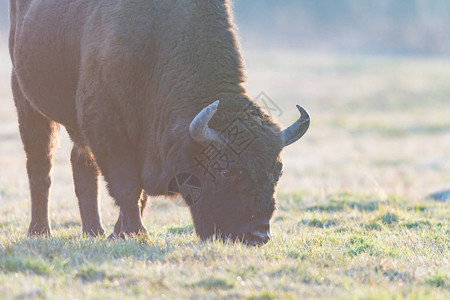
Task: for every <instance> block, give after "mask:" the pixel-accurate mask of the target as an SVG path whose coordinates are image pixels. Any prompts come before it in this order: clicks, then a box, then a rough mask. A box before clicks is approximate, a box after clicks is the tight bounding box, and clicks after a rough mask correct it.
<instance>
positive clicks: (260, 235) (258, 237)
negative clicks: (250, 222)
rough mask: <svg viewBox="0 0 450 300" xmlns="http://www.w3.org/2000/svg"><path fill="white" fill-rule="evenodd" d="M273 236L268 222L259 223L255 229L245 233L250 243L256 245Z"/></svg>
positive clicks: (246, 239)
mask: <svg viewBox="0 0 450 300" xmlns="http://www.w3.org/2000/svg"><path fill="white" fill-rule="evenodd" d="M270 238H271V235H270V225H269V224H268V223H264V224H259V225H257V226H255V227H254V230H253V231H251V232H248V233H247V234H245V241H246V243H247V244H248V245H252V246H256V245H263V244H265V243H267V242H268V241H269V240H270Z"/></svg>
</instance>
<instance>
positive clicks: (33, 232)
mask: <svg viewBox="0 0 450 300" xmlns="http://www.w3.org/2000/svg"><path fill="white" fill-rule="evenodd" d="M33 236H45V237H51V236H52V232H51V230H50V226H49V225H48V224H39V223H31V224H30V227H29V229H28V237H33Z"/></svg>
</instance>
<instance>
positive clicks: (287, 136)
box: [281, 105, 311, 147]
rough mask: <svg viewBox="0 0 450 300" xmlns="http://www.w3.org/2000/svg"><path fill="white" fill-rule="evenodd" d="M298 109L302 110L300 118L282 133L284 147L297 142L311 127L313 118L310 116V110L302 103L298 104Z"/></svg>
mask: <svg viewBox="0 0 450 300" xmlns="http://www.w3.org/2000/svg"><path fill="white" fill-rule="evenodd" d="M297 109H298V111H299V112H300V119H298V120H297V121H296V122H295V123H294V124H292V125H291V126H289V127H288V128H286V129H285V130H283V132H282V133H281V137H282V141H283V147H286V146H288V145H290V144H292V143H294V142H296V141H297V140H298V139H300V138H301V137H302V136H303V135H304V134H305V132H306V131H307V130H308V128H309V123H310V121H311V120H310V118H309V114H308V112H307V111H306V109H304V108H303V107H301V106H300V105H297Z"/></svg>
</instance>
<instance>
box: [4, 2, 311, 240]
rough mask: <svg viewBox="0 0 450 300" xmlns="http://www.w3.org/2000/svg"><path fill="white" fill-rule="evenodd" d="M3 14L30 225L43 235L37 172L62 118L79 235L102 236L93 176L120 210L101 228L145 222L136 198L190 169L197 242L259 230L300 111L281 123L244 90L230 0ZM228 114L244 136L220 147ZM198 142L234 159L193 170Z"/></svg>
mask: <svg viewBox="0 0 450 300" xmlns="http://www.w3.org/2000/svg"><path fill="white" fill-rule="evenodd" d="M10 18H11V20H10V21H11V29H10V39H9V47H10V54H11V59H12V64H13V70H12V91H13V96H14V102H15V105H16V108H17V114H18V121H19V129H20V134H21V138H22V141H23V145H24V150H25V153H26V157H27V161H26V167H27V172H28V177H29V183H30V194H31V223H30V227H29V230H28V234H29V235H50V234H51V228H50V223H49V217H48V198H49V187H50V184H51V175H50V171H51V168H52V156H53V148H54V140H55V135H56V132H57V130H58V128H59V126H60V125H62V126H64V127H65V128H66V130H67V132H68V134H69V136H70V138H71V140H72V141H73V149H72V153H71V158H70V160H71V164H72V169H73V180H74V186H75V193H76V196H77V198H78V203H79V208H80V214H81V220H82V227H83V232H84V233H86V234H90V235H94V236H95V235H99V234H104V229H103V226H102V222H101V218H100V214H99V210H98V202H97V201H98V200H97V197H98V177H99V175H100V174H101V175H102V176H103V177H104V179H105V181H106V182H107V187H108V192H109V193H110V195H111V196H112V198H113V199H114V201H115V203H116V204H117V206H118V207H119V208H120V214H119V219H118V221H117V223H116V226H115V228H114V233H113V234H112V236H128V235H133V234H138V233H141V232H145V231H146V229H145V227H144V225H143V222H142V213H143V210H144V208H145V205H146V203H147V197H148V196H158V195H164V196H171V195H173V193H172V192H169V191H168V184H169V182H170V181H171V179H173V178H175V177H176V176H177V175H178V174H191V175H192V176H195V178H198V180H199V181H200V182H201V196H200V197H199V199H198V201H195V203H194V202H193V201H191V203H190V205H189V209H190V212H191V215H192V218H193V223H194V227H195V232H196V233H197V235H198V236H199V237H200V238H201V239H207V238H209V237H211V236H214V235H218V236H221V237H223V238H231V239H233V240H236V239H239V240H242V241H244V242H245V243H248V244H261V243H265V242H267V241H268V240H269V238H270V223H269V222H270V219H271V217H272V214H273V212H274V210H275V199H274V193H275V188H276V185H277V182H278V180H279V178H280V176H281V172H282V162H281V158H280V152H281V151H282V149H283V148H284V147H286V146H287V145H289V144H291V143H293V142H295V141H297V140H298V139H299V138H300V137H301V136H302V135H303V134H304V133H305V132H306V131H307V129H308V127H309V123H310V121H309V120H310V119H309V115H308V113H307V112H306V110H304V109H303V108H301V107H300V106H297V108H298V109H299V111H300V114H301V116H300V118H299V119H298V120H297V121H296V122H295V123H294V124H293V125H291V126H290V127H288V128H287V129H284V130H282V129H281V128H280V126H279V125H278V124H277V123H276V122H275V121H274V120H273V119H272V118H271V117H270V116H269V115H268V114H267V113H266V112H265V111H263V110H262V109H261V107H260V106H258V105H257V104H256V103H255V102H254V101H253V100H251V99H250V97H249V96H248V95H247V93H246V90H245V88H244V86H243V84H244V80H245V76H244V66H243V62H242V58H241V55H240V51H239V46H238V42H237V38H236V33H235V29H234V25H233V23H232V19H231V11H230V3H229V1H227V0H210V1H203V0H187V1H177V0H169V1H167V0H164V1H163V0H135V1H126V0H98V1H91V0H11V1H10ZM216 100H219V101H216ZM230 124H234V125H233V126H235V127H234V129H236V128H237V130H238V131H239V130H240V129H239V128H241V129H242V128H244V129H245V130H246V132H248V134H249V136H248V137H247V138H246V140H245V149H238V150H236V149H232V147H230V145H231V146H233V145H234V146H236V145H237V146H242V143H244V142H242V141H240V144H232V142H233V141H231V139H232V136H231V135H230V134H227V133H226V129H227V128H228V129H230V126H231V125H230ZM230 130H231V129H230ZM250 137H251V139H250ZM249 139H250V140H251V143H248V141H249ZM234 142H235V141H234ZM208 147H212V148H213V149H215V150H216V151H217V152H218V153H222V155H225V154H226V153H230V151H232V150H233V153H232V154H233V155H234V156H233V159H228V160H227V167H226V168H222V169H217V168H212V167H211V165H206V166H205V165H202V166H203V167H201V165H200V164H199V160H198V159H195V158H196V157H197V156H198V155H200V154H201V153H204V150H205V149H207V148H208ZM202 151H203V152H202Z"/></svg>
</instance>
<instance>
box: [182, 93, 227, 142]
mask: <svg viewBox="0 0 450 300" xmlns="http://www.w3.org/2000/svg"><path fill="white" fill-rule="evenodd" d="M218 106H219V100H217V101H215V102H214V103H212V104H210V105H208V106H206V107H205V108H203V109H202V110H201V111H200V112H199V113H198V115H197V116H195V118H194V119H193V120H192V122H191V125H189V134H190V135H191V137H192V138H193V139H194V140H195V141H196V142H197V143H199V144H201V145H204V146H207V145H209V144H210V143H212V142H216V143H219V144H220V143H222V139H221V138H220V135H219V133H218V132H217V131H216V130H214V129H211V128H209V127H208V122H209V121H210V120H211V118H212V117H213V116H214V114H215V113H216V111H217V107H218Z"/></svg>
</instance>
